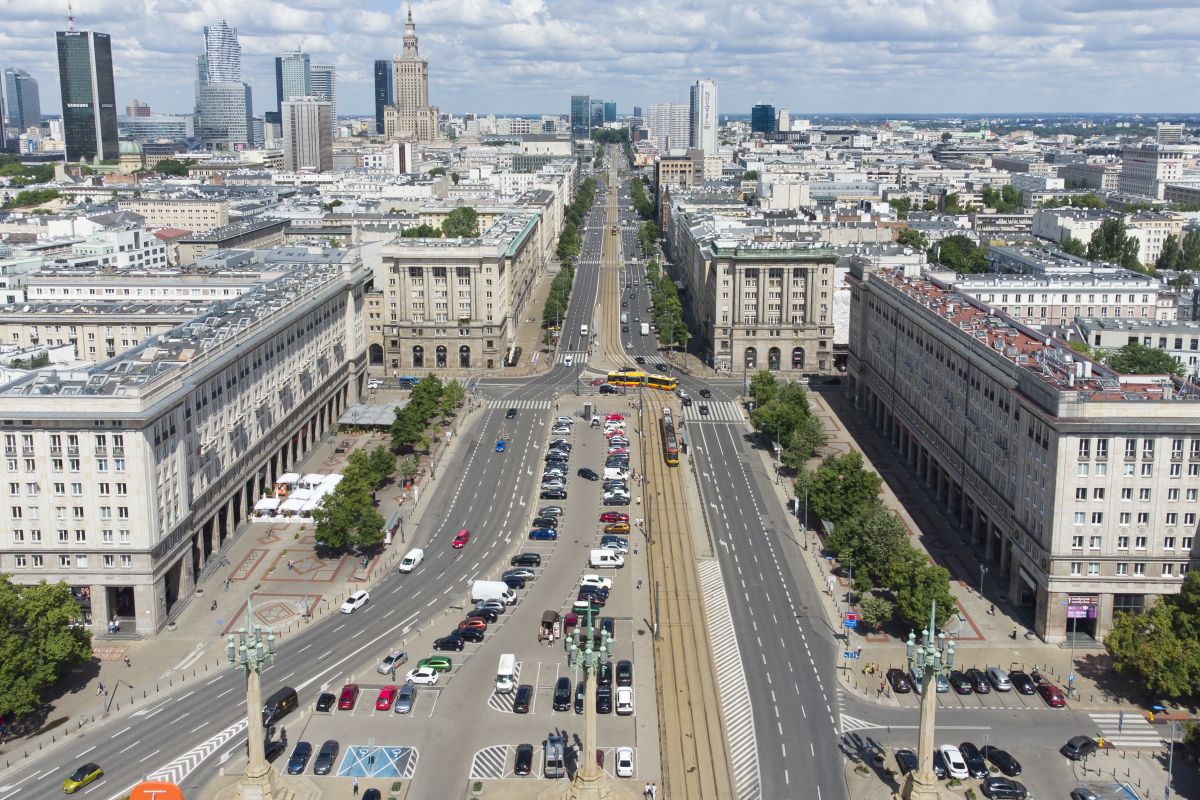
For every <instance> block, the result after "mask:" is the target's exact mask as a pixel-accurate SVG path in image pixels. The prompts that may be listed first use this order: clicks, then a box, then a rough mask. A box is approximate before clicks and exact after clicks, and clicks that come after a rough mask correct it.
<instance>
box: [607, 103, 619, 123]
mask: <svg viewBox="0 0 1200 800" xmlns="http://www.w3.org/2000/svg"><path fill="white" fill-rule="evenodd" d="M604 121H605V122H616V121H617V104H616V103H614V102H612V101H611V100H610V101H608V102H606V103H605V104H604Z"/></svg>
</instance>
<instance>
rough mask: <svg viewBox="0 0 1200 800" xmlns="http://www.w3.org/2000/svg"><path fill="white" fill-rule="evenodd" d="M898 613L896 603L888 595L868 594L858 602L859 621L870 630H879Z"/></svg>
mask: <svg viewBox="0 0 1200 800" xmlns="http://www.w3.org/2000/svg"><path fill="white" fill-rule="evenodd" d="M895 613H896V604H895V603H893V602H892V601H891V600H888V599H887V598H886V597H879V596H877V595H873V594H872V595H868V596H866V597H864V598H863V599H862V601H861V602H860V603H859V604H858V621H859V623H860V624H862V625H863V626H865V627H866V628H867V629H868V630H878V629H879V628H880V627H882V626H883V624H884V623H885V622H887V621H888V620H890V619H891V618H892V615H893V614H895Z"/></svg>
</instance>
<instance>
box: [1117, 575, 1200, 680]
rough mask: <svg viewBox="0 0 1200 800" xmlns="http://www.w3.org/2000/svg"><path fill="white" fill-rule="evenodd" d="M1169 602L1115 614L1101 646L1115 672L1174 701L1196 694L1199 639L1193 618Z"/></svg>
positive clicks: (1163, 600) (1199, 675) (1164, 601)
mask: <svg viewBox="0 0 1200 800" xmlns="http://www.w3.org/2000/svg"><path fill="white" fill-rule="evenodd" d="M1190 578H1191V573H1189V574H1188V579H1190ZM1186 583H1187V580H1185V585H1186ZM1193 583H1194V582H1193ZM1172 601H1173V598H1171V597H1163V598H1162V599H1160V600H1159V601H1158V602H1157V603H1155V604H1154V605H1153V606H1151V607H1150V610H1149V611H1147V612H1145V613H1144V614H1117V615H1116V616H1115V618H1114V619H1113V625H1112V628H1111V629H1110V630H1109V632H1108V634H1107V635H1106V636H1105V637H1104V647H1105V648H1106V649H1107V650H1108V652H1109V654H1110V655H1111V656H1112V658H1113V668H1114V669H1116V670H1117V672H1120V673H1122V674H1124V675H1127V676H1130V677H1133V678H1135V679H1137V680H1138V681H1139V682H1140V683H1141V684H1142V685H1143V686H1145V687H1146V689H1147V690H1149V691H1150V692H1151V693H1152V694H1155V695H1158V696H1161V697H1164V698H1168V699H1172V700H1174V699H1183V698H1190V697H1195V695H1196V686H1197V681H1200V641H1198V640H1197V637H1196V635H1195V620H1194V618H1192V619H1189V617H1188V615H1187V614H1186V613H1184V612H1183V611H1181V610H1180V608H1179V607H1178V605H1177V603H1175V602H1172Z"/></svg>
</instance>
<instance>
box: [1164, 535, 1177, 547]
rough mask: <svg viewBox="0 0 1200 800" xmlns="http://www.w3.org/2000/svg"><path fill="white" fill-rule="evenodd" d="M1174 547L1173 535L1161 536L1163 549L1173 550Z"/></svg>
mask: <svg viewBox="0 0 1200 800" xmlns="http://www.w3.org/2000/svg"><path fill="white" fill-rule="evenodd" d="M1174 549H1175V537H1174V536H1164V537H1163V550H1174Z"/></svg>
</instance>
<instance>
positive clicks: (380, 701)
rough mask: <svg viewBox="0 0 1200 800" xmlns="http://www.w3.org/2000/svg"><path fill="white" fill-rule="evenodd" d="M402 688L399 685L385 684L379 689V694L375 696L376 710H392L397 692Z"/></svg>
mask: <svg viewBox="0 0 1200 800" xmlns="http://www.w3.org/2000/svg"><path fill="white" fill-rule="evenodd" d="M399 691H400V689H399V687H397V686H385V687H383V688H382V689H380V690H379V696H378V697H376V698H375V710H376V711H390V710H391V709H392V703H393V702H394V701H395V699H396V693H397V692H399Z"/></svg>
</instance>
